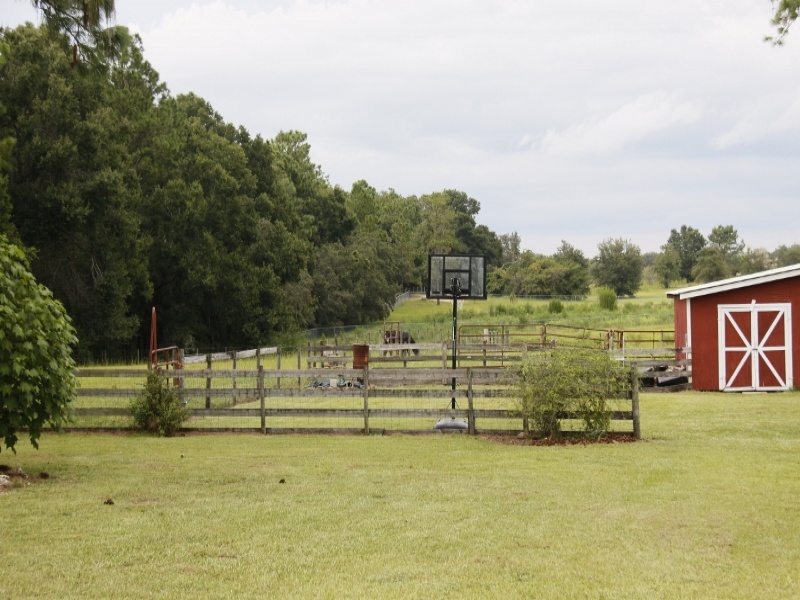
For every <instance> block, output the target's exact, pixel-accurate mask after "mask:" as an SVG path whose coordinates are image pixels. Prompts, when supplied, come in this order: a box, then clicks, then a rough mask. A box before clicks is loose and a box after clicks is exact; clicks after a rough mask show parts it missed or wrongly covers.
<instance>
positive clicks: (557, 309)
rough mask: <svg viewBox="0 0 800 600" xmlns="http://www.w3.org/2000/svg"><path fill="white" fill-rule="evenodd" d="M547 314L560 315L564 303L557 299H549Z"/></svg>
mask: <svg viewBox="0 0 800 600" xmlns="http://www.w3.org/2000/svg"><path fill="white" fill-rule="evenodd" d="M547 312H549V313H550V314H551V315H552V314H560V313H563V312H564V303H563V302H561V300H559V299H558V298H551V299H550V302H548V304H547Z"/></svg>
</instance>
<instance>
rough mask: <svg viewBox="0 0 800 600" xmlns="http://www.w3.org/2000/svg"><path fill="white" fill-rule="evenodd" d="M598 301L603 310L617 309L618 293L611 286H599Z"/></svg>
mask: <svg viewBox="0 0 800 600" xmlns="http://www.w3.org/2000/svg"><path fill="white" fill-rule="evenodd" d="M597 302H598V304H600V308H601V309H603V310H616V308H617V293H616V292H615V291H614V290H612V289H611V288H610V287H600V288H597Z"/></svg>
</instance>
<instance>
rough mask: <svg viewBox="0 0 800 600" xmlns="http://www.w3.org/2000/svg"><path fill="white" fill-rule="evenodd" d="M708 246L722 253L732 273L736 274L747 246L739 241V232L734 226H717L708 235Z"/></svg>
mask: <svg viewBox="0 0 800 600" xmlns="http://www.w3.org/2000/svg"><path fill="white" fill-rule="evenodd" d="M708 245H709V247H710V248H716V249H718V250H719V251H720V252H721V253H722V257H723V259H724V260H725V264H726V265H727V266H728V271H729V272H730V273H735V272H736V269H737V266H738V264H739V259H740V257H741V255H742V252H743V251H744V248H745V244H744V242H743V241H741V240H739V232H737V231H736V229H734V227H733V225H724V226H723V225H717V226H716V227H714V228H713V229H712V230H711V233H710V234H708Z"/></svg>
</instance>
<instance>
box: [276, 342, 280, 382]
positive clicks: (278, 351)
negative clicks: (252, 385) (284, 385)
mask: <svg viewBox="0 0 800 600" xmlns="http://www.w3.org/2000/svg"><path fill="white" fill-rule="evenodd" d="M277 355H278V365H277V367H278V371H280V370H281V347H280V346H278V348H277ZM275 383H276V384H277V386H278V389H281V377H278V381H276V382H275Z"/></svg>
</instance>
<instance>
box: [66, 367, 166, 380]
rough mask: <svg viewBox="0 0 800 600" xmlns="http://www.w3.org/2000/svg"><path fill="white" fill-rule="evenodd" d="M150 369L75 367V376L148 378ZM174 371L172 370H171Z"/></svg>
mask: <svg viewBox="0 0 800 600" xmlns="http://www.w3.org/2000/svg"><path fill="white" fill-rule="evenodd" d="M148 373H150V371H148V370H146V369H75V376H76V377H79V378H83V377H89V378H92V377H138V378H141V379H142V380H143V381H144V380H145V379H147V374H148ZM170 373H172V371H170Z"/></svg>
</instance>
